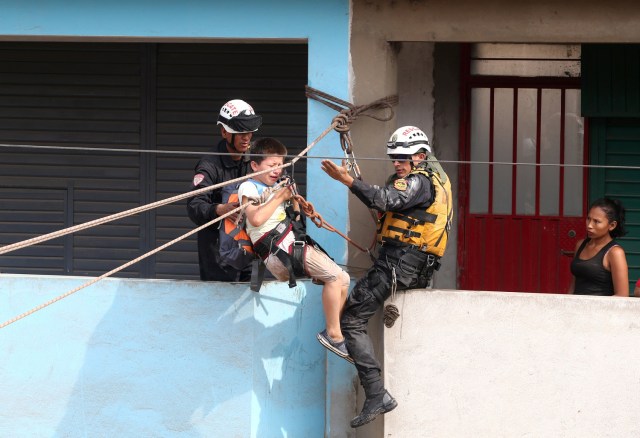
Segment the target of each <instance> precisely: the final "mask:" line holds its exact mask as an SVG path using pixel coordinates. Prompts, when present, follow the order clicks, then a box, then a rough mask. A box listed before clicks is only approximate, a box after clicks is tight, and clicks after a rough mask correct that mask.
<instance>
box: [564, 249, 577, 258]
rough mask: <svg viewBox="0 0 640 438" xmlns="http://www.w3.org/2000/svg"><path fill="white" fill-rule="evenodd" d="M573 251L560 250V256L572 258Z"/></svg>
mask: <svg viewBox="0 0 640 438" xmlns="http://www.w3.org/2000/svg"><path fill="white" fill-rule="evenodd" d="M575 253H576V252H575V251H567V250H564V249H561V250H560V254H562V255H563V256H567V257H573V255H574V254H575Z"/></svg>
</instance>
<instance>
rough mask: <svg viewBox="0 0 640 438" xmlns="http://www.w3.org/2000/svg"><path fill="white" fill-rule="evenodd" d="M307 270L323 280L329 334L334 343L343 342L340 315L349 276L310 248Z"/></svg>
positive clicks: (326, 257) (306, 262)
mask: <svg viewBox="0 0 640 438" xmlns="http://www.w3.org/2000/svg"><path fill="white" fill-rule="evenodd" d="M305 268H306V270H307V273H308V274H309V276H311V277H312V278H314V279H318V280H322V281H323V282H324V287H323V288H322V307H323V310H324V316H325V319H326V321H327V334H328V335H329V336H330V337H331V339H333V340H334V341H338V342H340V341H342V340H343V339H344V337H343V336H342V332H341V331H340V315H341V313H342V309H343V308H344V304H345V302H346V300H347V293H348V291H349V281H350V278H349V274H347V273H346V272H344V271H343V270H342V269H341V268H340V267H339V266H338V265H337V264H336V263H335V262H334V261H333V260H331V259H330V258H329V257H328V256H327V255H326V254H325V253H323V252H322V251H320V250H317V249H315V248H314V247H311V246H310V247H308V249H307V251H306V254H305Z"/></svg>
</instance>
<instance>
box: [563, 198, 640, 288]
mask: <svg viewBox="0 0 640 438" xmlns="http://www.w3.org/2000/svg"><path fill="white" fill-rule="evenodd" d="M624 216H625V209H624V207H623V206H622V204H621V203H620V202H619V201H616V200H613V199H609V198H602V199H598V200H597V201H595V202H594V203H593V204H591V207H590V208H589V214H588V216H587V223H586V225H587V238H586V239H584V240H581V241H579V242H578V244H577V245H576V253H575V256H574V258H573V261H572V262H571V273H572V274H573V279H572V281H571V286H570V287H569V293H572V294H576V295H617V296H623V297H628V296H629V272H628V268H627V259H626V256H625V254H624V249H622V247H621V246H620V245H619V244H618V243H617V242H616V240H615V239H616V237H620V236H624V235H625V234H626V232H625V229H624Z"/></svg>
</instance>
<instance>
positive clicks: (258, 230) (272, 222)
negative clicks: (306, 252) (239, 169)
mask: <svg viewBox="0 0 640 438" xmlns="http://www.w3.org/2000/svg"><path fill="white" fill-rule="evenodd" d="M267 187H268V186H267V185H265V184H263V183H261V182H260V181H256V180H254V179H249V180H247V181H245V182H243V183H242V184H240V187H239V188H238V199H239V200H240V202H242V198H243V197H244V196H246V197H250V198H258V197H260V195H262V192H264V191H265V189H266V188H267ZM272 196H273V194H271V195H270V196H269V198H268V199H271V197H272ZM286 218H287V213H286V212H285V210H284V203H280V205H278V206H277V207H276V209H275V211H274V212H273V214H272V215H271V216H270V217H269V219H267V220H266V221H265V222H264V223H263V224H262V225H260V226H258V227H254V226H253V225H251V223H250V222H249V220H247V221H246V226H245V228H246V230H247V234H249V238H251V241H252V242H253V243H255V242H257V241H258V240H260V238H261V237H262V236H264V235H265V234H267V233H268V232H269V231H271V230H273V229H274V228H275V227H277V226H278V225H279V224H280V223H282V222H284V221H285V219H286ZM282 231H284V230H282ZM288 234H289V235H288V236H287V237H286V238H285V239H284V240H283V241H282V242H281V244H280V245H278V246H279V247H280V248H282V249H284V250H288V248H289V246H290V245H291V244H292V243H293V241H294V240H295V238H294V236H293V233H288Z"/></svg>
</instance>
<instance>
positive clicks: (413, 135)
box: [387, 126, 432, 155]
mask: <svg viewBox="0 0 640 438" xmlns="http://www.w3.org/2000/svg"><path fill="white" fill-rule="evenodd" d="M420 149H425V150H426V151H427V153H428V154H430V153H432V151H431V145H430V144H429V138H428V137H427V134H425V133H424V132H422V130H421V129H420V128H416V127H415V126H403V127H402V128H398V129H396V130H395V132H394V133H393V134H391V137H390V138H389V141H388V142H387V155H393V154H402V155H414V154H417V153H418V151H419V150H420Z"/></svg>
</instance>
